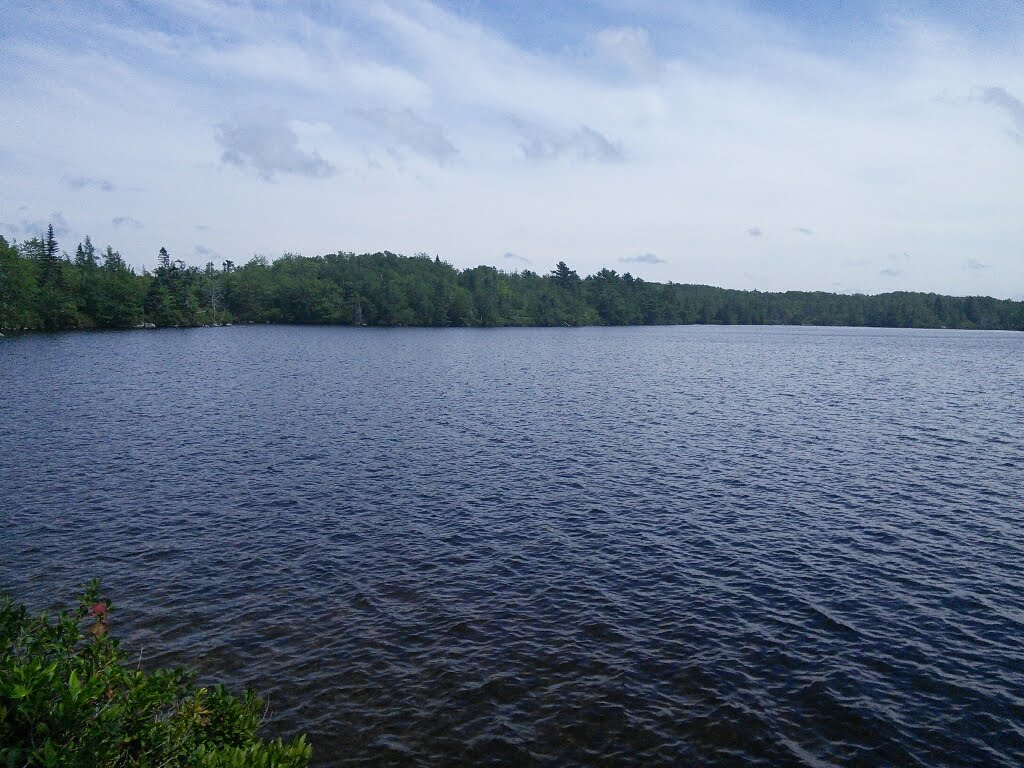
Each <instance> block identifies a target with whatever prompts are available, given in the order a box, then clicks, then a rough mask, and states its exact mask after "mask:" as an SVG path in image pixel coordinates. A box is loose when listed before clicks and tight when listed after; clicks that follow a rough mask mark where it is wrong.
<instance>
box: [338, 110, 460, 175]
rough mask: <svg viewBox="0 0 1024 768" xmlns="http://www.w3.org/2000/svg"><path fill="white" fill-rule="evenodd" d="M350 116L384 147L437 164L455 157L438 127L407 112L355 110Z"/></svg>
mask: <svg viewBox="0 0 1024 768" xmlns="http://www.w3.org/2000/svg"><path fill="white" fill-rule="evenodd" d="M353 114H354V115H356V116H357V117H359V118H361V119H363V120H365V121H367V122H368V123H370V124H371V125H372V126H374V127H375V128H376V129H377V130H378V131H379V132H380V134H381V137H382V138H383V139H384V141H385V143H390V144H392V145H397V146H401V147H406V148H408V149H411V150H412V151H414V152H417V153H419V154H421V155H424V156H425V157H429V158H432V159H434V160H436V161H437V162H438V163H442V164H443V163H445V162H447V161H449V160H451V159H452V158H453V157H455V156H456V155H457V154H458V153H459V150H458V149H456V148H455V145H454V144H452V143H451V141H449V139H448V137H447V136H446V135H445V133H444V130H443V129H442V128H441V126H439V125H434V124H433V123H429V122H427V121H426V120H423V119H422V118H421V117H419V115H417V114H416V113H415V112H413V111H412V110H411V109H403V110H388V109H381V108H375V109H356V110H353Z"/></svg>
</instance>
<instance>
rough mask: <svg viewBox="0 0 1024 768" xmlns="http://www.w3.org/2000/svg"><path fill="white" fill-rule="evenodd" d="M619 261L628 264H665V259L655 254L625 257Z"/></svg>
mask: <svg viewBox="0 0 1024 768" xmlns="http://www.w3.org/2000/svg"><path fill="white" fill-rule="evenodd" d="M619 261H621V262H624V263H626V264H665V263H666V261H665V259H663V258H661V257H660V256H658V255H657V254H655V253H641V254H640V255H639V256H623V257H622V258H620V259H619Z"/></svg>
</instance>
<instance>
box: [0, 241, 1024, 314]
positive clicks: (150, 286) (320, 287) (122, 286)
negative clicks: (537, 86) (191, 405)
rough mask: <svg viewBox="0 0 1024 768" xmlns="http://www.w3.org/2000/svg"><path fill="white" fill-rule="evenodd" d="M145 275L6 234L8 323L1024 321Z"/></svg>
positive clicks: (577, 281)
mask: <svg viewBox="0 0 1024 768" xmlns="http://www.w3.org/2000/svg"><path fill="white" fill-rule="evenodd" d="M158 264H159V266H157V268H156V269H155V270H154V271H152V272H150V271H148V270H143V271H142V274H138V273H136V272H135V271H134V269H132V268H131V267H130V266H128V265H127V264H126V263H125V261H124V259H123V258H122V257H121V255H120V254H119V253H118V252H117V251H115V250H114V249H113V248H111V247H110V246H107V248H106V250H105V251H103V252H102V253H98V252H97V250H96V248H95V247H94V246H93V244H92V242H91V240H90V238H88V237H86V239H85V241H84V242H83V243H79V244H78V246H77V247H76V248H75V253H74V256H73V257H71V256H69V255H68V254H67V253H66V252H64V251H62V250H61V248H60V246H59V244H58V243H57V241H56V239H55V237H54V232H53V228H52V227H50V228H49V229H48V231H47V233H46V234H45V235H43V236H42V237H38V238H32V239H30V240H26V241H23V242H21V243H17V242H8V241H7V240H6V239H4V238H3V237H2V236H0V329H3V330H66V329H81V328H136V327H154V326H155V327H193V326H202V325H215V324H223V323H228V322H258V323H298V324H321V325H372V326H434V327H441V326H579V325H674V324H724V325H737V324H739V325H832V326H872V327H890V328H967V329H996V330H1017V331H1021V330H1024V302H1019V301H1010V300H1000V299H994V298H988V297H980V296H967V297H954V296H940V295H937V294H934V293H909V292H896V293H884V294H879V295H874V296H868V295H863V294H853V295H848V294H834V293H825V292H817V291H816V292H805V291H787V292H785V293H763V292H760V291H739V290H730V289H725V288H715V287H712V286H707V285H688V284H678V283H653V282H647V281H645V280H642V279H640V278H638V277H633V276H632V275H630V274H629V273H628V272H627V273H623V274H618V273H616V272H615V271H614V270H609V269H602V270H601V271H599V272H597V273H596V274H593V275H589V276H587V277H584V278H581V277H580V276H579V275H578V274H577V273H576V272H575V271H574V270H572V269H570V268H569V267H568V266H567V265H566V264H565V263H564V262H559V264H558V266H557V267H556V268H555V269H554V270H553V271H552V272H550V273H549V274H544V275H542V274H538V273H536V272H532V271H530V270H522V271H516V272H505V271H502V270H499V269H495V268H494V267H488V266H480V267H474V268H472V269H463V270H459V269H457V268H455V267H453V266H452V265H451V264H448V263H446V262H444V261H441V260H440V259H439V258H437V257H436V256H435V257H430V256H428V255H426V254H417V255H415V256H401V255H398V254H394V253H390V252H387V251H385V252H383V253H372V254H362V255H356V254H354V253H343V252H339V253H333V254H328V255H324V256H314V257H304V256H297V255H294V254H285V255H284V256H282V257H280V258H278V259H275V260H273V261H271V260H268V259H266V258H264V257H254V258H253V259H251V260H250V261H249V262H248V263H247V264H244V265H242V266H237V267H236V266H235V265H234V264H233V263H232V262H230V261H224V262H222V263H221V265H220V267H219V268H218V267H216V266H215V265H214V263H213V262H209V263H207V265H206V268H205V269H201V268H199V267H195V266H186V264H185V263H184V262H182V261H180V260H173V259H172V258H171V256H170V254H168V252H167V251H166V250H165V249H163V248H161V249H160V252H159V259H158Z"/></svg>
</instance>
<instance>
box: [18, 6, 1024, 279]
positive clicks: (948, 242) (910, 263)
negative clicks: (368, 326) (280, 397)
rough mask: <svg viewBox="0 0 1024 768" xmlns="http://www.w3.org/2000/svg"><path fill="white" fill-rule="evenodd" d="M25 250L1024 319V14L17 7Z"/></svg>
mask: <svg viewBox="0 0 1024 768" xmlns="http://www.w3.org/2000/svg"><path fill="white" fill-rule="evenodd" d="M0 45H2V48H3V50H4V55H3V57H2V61H0V114H2V115H3V119H2V120H0V234H3V235H4V236H5V237H7V238H8V239H12V238H15V239H18V240H22V239H25V238H28V237H32V236H34V235H38V234H40V232H41V231H42V230H43V229H44V228H45V226H46V224H47V223H53V225H54V228H55V231H56V233H57V236H58V239H59V240H60V242H61V245H62V247H63V248H64V249H65V250H67V251H69V252H73V250H74V246H75V244H76V243H77V242H78V241H79V240H81V239H82V238H84V237H85V235H86V234H89V235H91V237H92V240H93V242H94V243H96V244H97V245H98V246H99V247H101V248H103V247H105V246H106V245H107V244H111V245H113V246H114V248H115V249H117V250H119V251H120V252H121V254H122V255H123V256H124V257H125V259H126V261H128V263H130V264H132V265H134V266H135V267H136V268H139V269H142V268H146V267H153V266H154V265H155V263H156V255H157V252H158V251H159V249H160V247H161V246H164V247H166V248H167V249H168V251H170V253H171V255H172V257H173V258H179V259H182V260H183V261H185V262H186V263H188V264H196V265H204V264H206V263H207V262H208V261H213V262H214V263H215V264H217V265H218V266H219V265H220V263H221V262H222V261H223V260H225V259H230V260H232V261H234V262H235V263H236V264H237V263H243V262H245V261H247V260H248V259H250V258H252V257H253V256H254V255H263V256H267V257H270V258H274V257H277V256H279V255H281V254H282V253H286V252H291V253H300V254H303V255H306V256H312V255H316V254H323V253H333V252H336V251H355V252H359V253H362V252H374V251H380V250H390V251H394V252H398V253H405V254H410V255H411V254H414V253H419V252H426V253H429V254H431V255H434V254H437V255H439V256H440V257H441V258H442V259H444V260H446V261H449V262H451V263H452V264H454V265H455V266H457V267H469V266H476V265H478V264H489V265H493V266H495V267H498V268H499V269H504V270H507V271H514V270H523V269H530V270H533V271H536V272H541V273H544V272H547V271H549V270H550V269H552V268H553V266H554V265H555V264H556V263H557V262H558V261H560V260H564V261H566V262H567V263H568V264H569V265H570V266H571V267H572V268H574V269H576V270H577V271H578V272H579V273H580V274H581V275H582V274H589V273H592V272H594V271H597V270H599V269H601V268H609V269H614V270H616V271H618V272H620V273H621V272H630V273H632V274H633V275H635V276H639V277H642V278H643V279H645V280H653V281H660V282H668V281H673V282H680V283H703V284H711V285H719V286H725V287H729V288H743V289H758V290H762V291H780V290H825V291H836V292H843V293H851V292H862V293H880V292H886V291H893V290H919V291H935V292H939V293H945V294H954V295H977V294H985V295H992V296H998V297H1001V298H1014V299H1024V3H1021V2H1020V1H1019V0H990V1H988V2H984V3H974V2H966V0H957V1H954V0H946V1H945V2H923V1H922V0H906V1H905V2H882V1H881V0H879V1H878V2H875V1H874V0H865V1H864V2H840V1H839V0H818V1H813V0H782V1H779V0H776V2H756V1H755V0H744V1H740V0H703V1H702V2H689V1H688V0H671V1H670V0H632V1H631V2H625V1H623V0H590V1H589V2H585V1H584V0H566V1H565V2H540V1H537V2H527V1H526V0H523V1H521V2H497V1H490V2H485V0H444V1H442V0H435V1H434V2H428V1H427V0H394V1H393V2H392V1H390V0H381V1H380V2H366V1H365V0H363V1H360V2H345V1H344V0H336V1H330V0H319V1H314V0H306V1H305V2H284V1H283V0H262V1H261V2H209V1H208V0H173V2H172V1H168V2H102V1H101V2H95V1H93V2H80V1H76V0H69V1H68V2H64V3H61V4H54V3H45V2H21V1H20V0H6V1H5V2H4V4H3V6H2V8H0Z"/></svg>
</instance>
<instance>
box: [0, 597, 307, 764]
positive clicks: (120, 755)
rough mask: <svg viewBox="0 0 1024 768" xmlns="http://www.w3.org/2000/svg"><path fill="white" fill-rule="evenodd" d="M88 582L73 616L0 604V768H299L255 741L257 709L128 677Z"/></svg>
mask: <svg viewBox="0 0 1024 768" xmlns="http://www.w3.org/2000/svg"><path fill="white" fill-rule="evenodd" d="M110 610H111V605H110V602H109V601H106V600H102V599H100V596H99V585H98V583H96V582H93V583H92V584H91V585H90V586H89V588H88V590H87V591H86V593H85V594H84V595H83V596H82V597H81V598H80V600H79V606H78V609H77V610H76V611H64V612H61V613H60V615H59V616H57V617H55V618H53V619H51V618H50V617H48V616H47V615H46V614H45V613H43V614H40V615H39V616H30V615H28V613H27V612H26V610H25V608H24V607H23V606H21V605H17V604H15V603H14V602H13V601H12V600H11V599H10V598H9V597H7V596H0V766H8V768H14V767H15V766H47V767H50V766H61V767H62V768H63V767H64V766H69V767H70V766H90V767H95V766H101V767H106V766H110V767H113V766H118V768H120V767H121V766H125V767H128V766H152V767H153V768H157V766H160V767H163V766H168V767H170V766H205V767H206V768H301V767H304V766H306V765H308V763H309V758H310V754H311V749H310V747H309V745H308V744H306V741H305V737H299V738H298V739H297V740H295V741H293V742H291V743H287V744H286V743H283V742H282V741H281V740H280V739H278V740H275V741H270V742H265V741H263V740H262V739H260V738H259V737H258V736H257V729H258V728H259V725H260V718H261V714H262V704H261V702H260V700H259V699H257V698H256V696H255V695H254V694H253V693H252V692H251V691H247V692H246V693H245V694H244V696H242V697H241V698H236V697H235V696H232V695H231V694H230V693H228V692H227V691H225V690H224V688H223V687H221V686H216V687H213V688H197V687H196V686H195V685H194V684H193V682H192V680H191V677H190V676H189V674H188V673H186V672H184V671H182V670H158V671H156V672H143V671H139V670H135V669H130V668H128V667H127V665H126V659H125V656H124V654H123V653H122V652H121V651H120V650H119V649H118V641H117V640H114V639H112V638H111V637H110V636H109V633H108V631H107V626H108V625H107V619H108V616H109V614H110Z"/></svg>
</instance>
